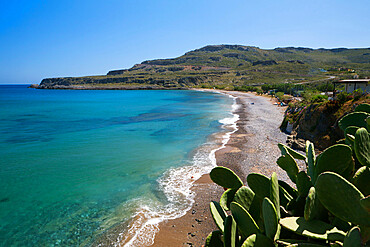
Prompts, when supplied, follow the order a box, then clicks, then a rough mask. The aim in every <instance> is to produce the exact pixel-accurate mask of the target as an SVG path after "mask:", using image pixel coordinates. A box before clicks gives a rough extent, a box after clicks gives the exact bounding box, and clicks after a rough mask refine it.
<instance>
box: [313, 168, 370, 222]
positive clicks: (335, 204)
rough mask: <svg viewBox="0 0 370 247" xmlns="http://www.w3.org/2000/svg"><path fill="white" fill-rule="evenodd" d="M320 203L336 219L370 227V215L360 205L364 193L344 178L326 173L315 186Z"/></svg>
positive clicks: (318, 179) (321, 175)
mask: <svg viewBox="0 0 370 247" xmlns="http://www.w3.org/2000/svg"><path fill="white" fill-rule="evenodd" d="M315 188H316V192H317V195H318V198H319V200H320V202H321V203H322V204H323V206H324V207H325V208H326V209H327V210H329V211H330V212H331V213H332V214H333V215H335V216H336V217H338V218H340V219H342V220H344V221H350V222H352V223H354V224H357V225H364V226H370V213H369V212H367V211H366V210H365V209H364V208H363V207H362V206H361V204H360V200H361V199H363V198H364V196H363V195H362V193H361V192H360V191H359V190H358V189H357V188H356V187H355V186H354V185H353V184H351V183H350V182H348V181H347V180H346V179H345V178H343V177H342V176H340V175H338V174H336V173H333V172H324V173H322V174H320V176H319V177H318V178H317V181H316V184H315Z"/></svg>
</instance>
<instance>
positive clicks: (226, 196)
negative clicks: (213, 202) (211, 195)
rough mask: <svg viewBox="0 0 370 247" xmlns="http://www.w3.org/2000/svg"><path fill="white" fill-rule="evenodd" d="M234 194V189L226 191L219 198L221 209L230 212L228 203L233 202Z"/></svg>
mask: <svg viewBox="0 0 370 247" xmlns="http://www.w3.org/2000/svg"><path fill="white" fill-rule="evenodd" d="M235 193H236V189H227V190H226V191H225V192H224V193H223V194H222V196H221V198H220V205H221V207H222V208H223V209H224V210H226V211H229V210H230V203H231V202H232V201H233V199H234V196H235Z"/></svg>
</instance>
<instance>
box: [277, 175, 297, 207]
mask: <svg viewBox="0 0 370 247" xmlns="http://www.w3.org/2000/svg"><path fill="white" fill-rule="evenodd" d="M279 198H280V206H283V207H284V208H286V206H287V205H288V203H289V202H290V201H291V200H293V199H295V198H294V197H293V196H292V195H290V194H289V192H288V191H286V190H285V189H284V187H282V186H281V185H280V181H279Z"/></svg>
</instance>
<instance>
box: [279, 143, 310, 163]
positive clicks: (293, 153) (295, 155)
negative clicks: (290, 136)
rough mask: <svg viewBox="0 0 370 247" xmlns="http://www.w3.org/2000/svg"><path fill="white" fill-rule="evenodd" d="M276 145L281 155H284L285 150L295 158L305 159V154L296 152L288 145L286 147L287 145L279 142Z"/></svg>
mask: <svg viewBox="0 0 370 247" xmlns="http://www.w3.org/2000/svg"><path fill="white" fill-rule="evenodd" d="M278 147H279V149H280V151H281V155H285V154H286V152H288V153H289V154H290V155H291V156H293V158H295V159H299V160H305V159H306V156H304V155H303V154H301V153H298V152H297V151H295V150H294V149H291V148H290V147H288V146H286V145H284V144H281V143H279V144H278Z"/></svg>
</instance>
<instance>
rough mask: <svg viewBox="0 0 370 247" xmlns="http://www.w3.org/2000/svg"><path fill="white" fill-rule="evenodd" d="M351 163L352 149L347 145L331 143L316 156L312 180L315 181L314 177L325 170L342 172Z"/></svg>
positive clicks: (351, 164)
mask: <svg viewBox="0 0 370 247" xmlns="http://www.w3.org/2000/svg"><path fill="white" fill-rule="evenodd" d="M353 163H354V161H353V158H352V149H351V148H350V147H349V146H347V145H344V144H337V145H333V146H331V147H329V148H327V149H325V150H324V151H323V152H322V153H321V154H320V155H319V156H317V158H316V166H315V173H314V174H315V175H314V176H315V178H314V179H313V181H316V178H317V177H318V176H319V175H320V174H321V173H323V172H326V171H332V172H336V173H338V174H342V172H344V171H345V170H346V169H347V168H348V167H350V166H353Z"/></svg>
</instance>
